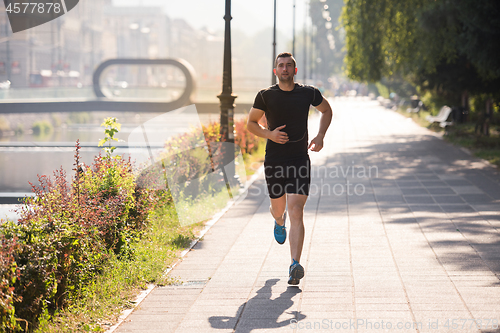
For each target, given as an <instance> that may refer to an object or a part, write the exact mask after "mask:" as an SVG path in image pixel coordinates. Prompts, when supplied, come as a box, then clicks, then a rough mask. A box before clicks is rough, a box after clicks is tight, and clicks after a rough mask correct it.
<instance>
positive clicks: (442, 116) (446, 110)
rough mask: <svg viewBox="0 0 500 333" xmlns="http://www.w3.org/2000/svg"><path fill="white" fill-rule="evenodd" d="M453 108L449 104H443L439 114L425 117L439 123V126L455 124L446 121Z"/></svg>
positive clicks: (429, 120)
mask: <svg viewBox="0 0 500 333" xmlns="http://www.w3.org/2000/svg"><path fill="white" fill-rule="evenodd" d="M451 111H452V110H451V108H450V107H449V106H446V105H445V106H443V107H442V108H441V110H439V113H438V114H437V116H427V117H425V119H426V120H427V121H428V122H431V123H439V126H441V127H446V126H448V125H451V124H453V122H452V121H446V120H447V119H448V117H449V116H450V114H451Z"/></svg>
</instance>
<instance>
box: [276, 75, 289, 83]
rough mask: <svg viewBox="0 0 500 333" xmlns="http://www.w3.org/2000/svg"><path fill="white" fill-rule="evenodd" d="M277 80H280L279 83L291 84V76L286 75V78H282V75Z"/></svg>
mask: <svg viewBox="0 0 500 333" xmlns="http://www.w3.org/2000/svg"><path fill="white" fill-rule="evenodd" d="M278 79H279V80H280V82H283V83H288V82H293V75H292V74H288V76H286V77H283V75H281V76H278Z"/></svg>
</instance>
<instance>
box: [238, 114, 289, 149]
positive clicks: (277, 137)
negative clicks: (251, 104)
mask: <svg viewBox="0 0 500 333" xmlns="http://www.w3.org/2000/svg"><path fill="white" fill-rule="evenodd" d="M264 113H265V112H264V111H262V110H260V109H256V108H252V109H251V110H250V113H249V114H248V122H247V128H248V130H249V131H250V133H253V134H255V135H257V136H260V137H261V138H265V139H269V140H271V141H274V142H276V143H280V144H285V143H287V141H288V134H286V133H285V132H281V131H280V130H281V129H283V128H285V126H286V125H283V126H279V127H276V128H275V129H274V130H273V131H270V130H268V129H267V128H264V127H263V126H261V125H260V124H259V120H260V118H262V116H263V115H264Z"/></svg>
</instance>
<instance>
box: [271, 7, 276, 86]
mask: <svg viewBox="0 0 500 333" xmlns="http://www.w3.org/2000/svg"><path fill="white" fill-rule="evenodd" d="M275 59H276V0H274V28H273V68H274V61H275ZM271 82H272V84H273V85H275V84H276V75H274V73H273V79H272V81H271Z"/></svg>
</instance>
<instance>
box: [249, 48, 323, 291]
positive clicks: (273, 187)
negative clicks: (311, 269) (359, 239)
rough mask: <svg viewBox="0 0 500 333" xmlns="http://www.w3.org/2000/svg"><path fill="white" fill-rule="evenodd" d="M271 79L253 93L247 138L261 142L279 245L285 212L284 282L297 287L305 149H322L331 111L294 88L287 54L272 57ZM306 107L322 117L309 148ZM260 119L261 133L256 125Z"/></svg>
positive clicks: (305, 89)
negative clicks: (273, 80) (288, 262)
mask: <svg viewBox="0 0 500 333" xmlns="http://www.w3.org/2000/svg"><path fill="white" fill-rule="evenodd" d="M274 74H275V75H276V76H277V77H278V84H276V85H273V86H271V87H269V88H267V89H263V90H261V91H259V93H258V94H257V96H256V97H255V102H254V104H253V107H252V109H251V110H250V114H249V117H248V124H247V125H248V130H249V131H250V132H251V133H253V134H255V135H257V136H260V137H263V138H266V139H267V145H266V158H265V161H264V168H265V169H264V170H265V176H266V183H267V189H268V192H269V197H270V199H271V207H270V211H271V215H272V216H273V217H274V220H275V221H274V238H275V239H276V241H277V242H278V243H279V244H283V243H285V240H286V225H285V224H286V219H287V211H288V218H289V220H290V233H289V234H290V235H289V242H290V254H291V257H292V264H291V265H290V269H289V279H288V283H289V284H291V285H297V284H299V280H300V279H301V278H303V277H304V268H303V267H302V266H301V265H300V256H301V254H302V245H303V243H304V232H305V230H304V220H303V217H304V205H305V204H306V200H307V196H308V195H309V185H310V183H311V172H310V170H311V162H310V160H309V155H308V150H309V149H310V150H312V151H316V152H318V151H320V150H321V149H322V148H323V138H324V136H325V133H326V130H327V129H328V127H329V126H330V122H331V120H332V109H331V107H330V104H329V103H328V101H327V100H326V99H325V98H323V96H322V95H321V93H320V91H319V90H318V89H317V88H315V87H312V86H308V85H303V84H299V83H295V81H294V76H295V75H296V74H297V67H296V61H295V59H294V58H293V56H292V54H291V53H280V54H279V55H278V56H277V57H276V60H275V68H274ZM311 105H312V106H314V107H316V109H317V110H318V111H320V112H321V113H322V115H321V119H320V127H319V133H318V135H317V136H316V137H315V138H314V139H312V140H311V142H310V143H309V141H308V132H307V119H308V115H309V108H310V106H311ZM264 114H265V115H266V118H267V126H268V128H267V129H266V128H264V127H262V126H261V125H259V123H258V122H259V120H260V119H261V118H262V116H263V115H264ZM287 204H288V210H287Z"/></svg>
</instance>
